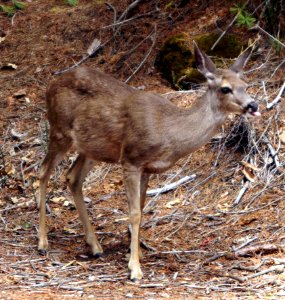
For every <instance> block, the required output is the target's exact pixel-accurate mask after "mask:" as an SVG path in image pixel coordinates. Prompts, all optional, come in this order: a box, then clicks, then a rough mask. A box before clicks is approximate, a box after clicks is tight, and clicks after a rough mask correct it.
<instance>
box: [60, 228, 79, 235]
mask: <svg viewBox="0 0 285 300" xmlns="http://www.w3.org/2000/svg"><path fill="white" fill-rule="evenodd" d="M63 231H64V232H65V233H69V234H77V233H78V232H77V231H76V230H75V229H72V228H68V227H63Z"/></svg>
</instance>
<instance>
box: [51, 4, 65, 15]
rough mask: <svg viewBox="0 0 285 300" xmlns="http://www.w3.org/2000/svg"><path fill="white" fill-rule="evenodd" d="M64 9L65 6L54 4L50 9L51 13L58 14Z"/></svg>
mask: <svg viewBox="0 0 285 300" xmlns="http://www.w3.org/2000/svg"><path fill="white" fill-rule="evenodd" d="M65 11H66V7H60V6H54V7H52V8H51V9H50V12H51V13H52V14H60V13H62V12H65Z"/></svg>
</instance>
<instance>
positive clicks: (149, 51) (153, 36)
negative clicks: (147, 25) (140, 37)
mask: <svg viewBox="0 0 285 300" xmlns="http://www.w3.org/2000/svg"><path fill="white" fill-rule="evenodd" d="M151 39H152V45H151V47H150V49H149V50H148V52H147V53H146V55H145V57H144V59H143V60H142V61H141V63H140V64H139V65H138V67H137V68H136V69H135V70H134V72H133V73H132V74H131V75H130V76H129V77H128V78H127V79H126V80H125V83H128V82H129V81H130V80H131V79H132V77H133V76H134V75H135V74H136V73H137V72H138V71H139V69H140V68H141V67H142V65H143V64H144V63H145V62H146V60H147V59H148V57H149V55H150V53H151V51H152V49H153V47H154V45H155V42H156V24H155V25H154V33H153V35H152V36H151Z"/></svg>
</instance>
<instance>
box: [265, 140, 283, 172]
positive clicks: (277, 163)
mask: <svg viewBox="0 0 285 300" xmlns="http://www.w3.org/2000/svg"><path fill="white" fill-rule="evenodd" d="M263 140H264V142H265V143H266V144H267V147H268V150H269V153H270V155H271V156H272V158H273V161H274V164H275V166H276V168H279V167H280V162H279V158H278V153H277V151H276V150H275V149H274V147H273V146H272V145H271V144H270V143H269V140H268V138H267V137H266V136H264V137H263Z"/></svg>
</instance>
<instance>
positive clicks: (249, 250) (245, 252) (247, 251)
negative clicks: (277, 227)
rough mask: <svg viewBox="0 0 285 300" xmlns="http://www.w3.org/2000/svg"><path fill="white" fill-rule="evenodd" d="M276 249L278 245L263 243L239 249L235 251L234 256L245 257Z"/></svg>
mask: <svg viewBox="0 0 285 300" xmlns="http://www.w3.org/2000/svg"><path fill="white" fill-rule="evenodd" d="M276 251H278V247H277V246H276V245H274V244H263V245H256V246H250V247H246V248H243V249H240V250H237V251H235V256H236V257H241V256H242V257H245V256H253V255H254V254H256V253H263V254H265V253H272V252H276Z"/></svg>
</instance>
